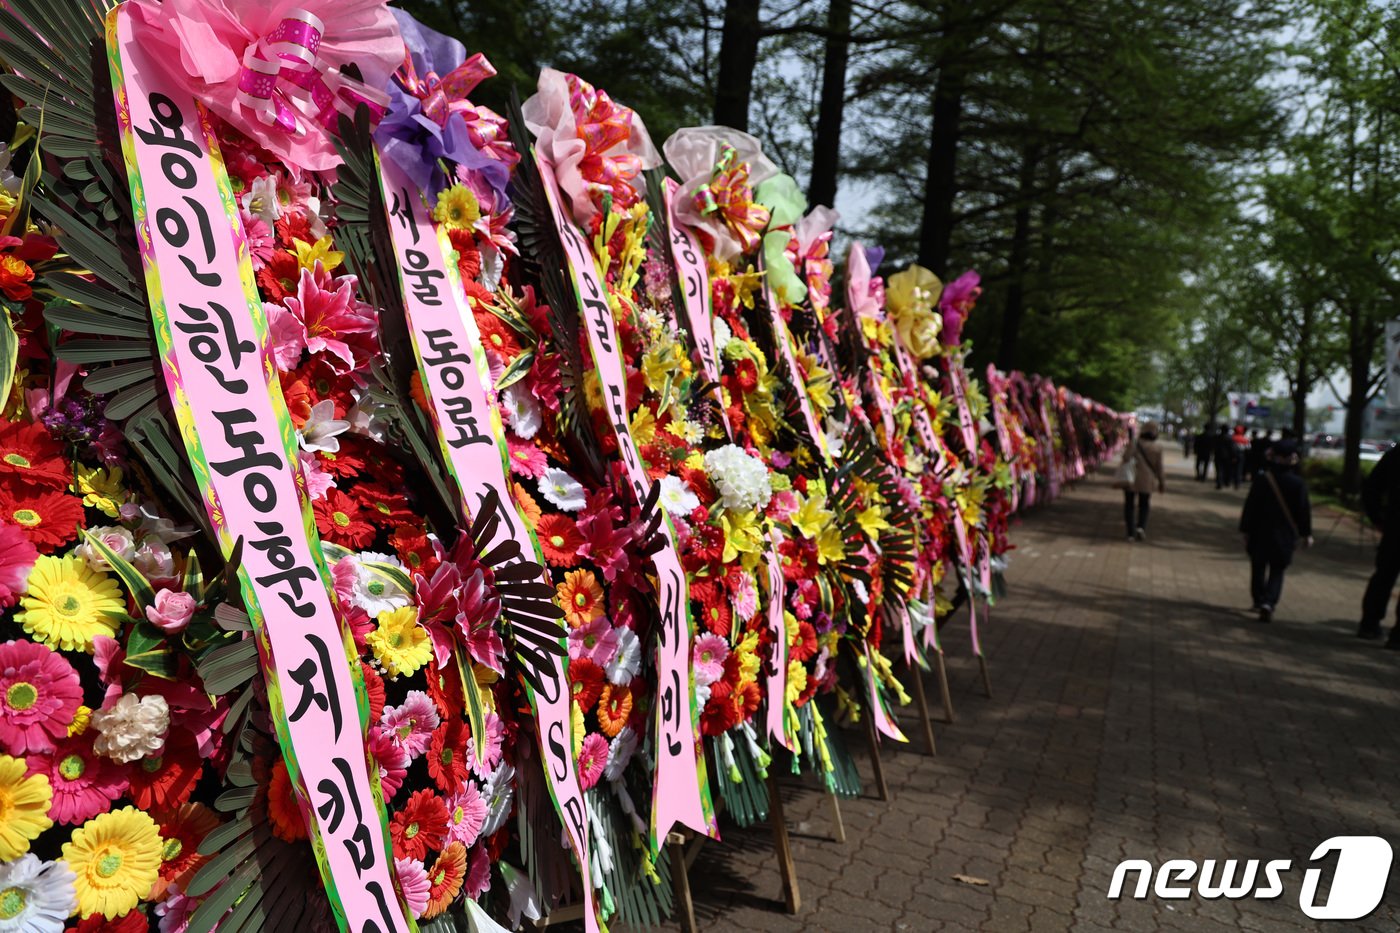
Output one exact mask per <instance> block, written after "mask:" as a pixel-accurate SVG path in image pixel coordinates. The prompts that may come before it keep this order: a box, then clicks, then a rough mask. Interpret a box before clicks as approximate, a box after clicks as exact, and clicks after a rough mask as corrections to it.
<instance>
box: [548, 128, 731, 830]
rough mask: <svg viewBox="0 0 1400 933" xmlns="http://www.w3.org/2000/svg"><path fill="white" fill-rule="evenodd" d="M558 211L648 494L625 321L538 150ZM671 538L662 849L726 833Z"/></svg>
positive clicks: (607, 383)
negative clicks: (626, 362)
mask: <svg viewBox="0 0 1400 933" xmlns="http://www.w3.org/2000/svg"><path fill="white" fill-rule="evenodd" d="M535 164H536V165H538V166H539V171H540V179H541V181H542V182H543V183H544V190H545V196H546V197H547V198H548V200H549V210H550V216H551V217H552V218H553V219H554V224H555V228H556V229H557V231H558V233H559V241H560V243H561V244H562V245H563V247H564V255H565V257H566V258H567V260H568V264H569V272H570V274H571V276H572V277H573V281H574V289H575V290H576V292H577V294H578V300H579V310H580V313H581V314H582V316H583V329H584V331H585V333H587V335H588V346H589V350H590V351H591V353H592V356H593V365H594V369H595V370H596V372H597V374H598V383H599V387H600V389H601V390H602V395H603V405H604V407H605V408H606V409H607V417H608V423H609V424H610V425H611V426H612V431H613V435H614V437H616V439H617V449H618V452H619V453H620V454H621V456H622V462H623V466H624V467H625V468H626V470H627V477H628V480H629V481H630V482H631V485H632V491H633V494H634V495H635V496H636V498H637V501H638V502H644V501H645V500H646V498H647V495H648V494H649V493H650V491H651V485H652V484H651V481H650V479H649V478H648V476H647V475H646V470H645V469H644V468H643V466H642V458H641V454H640V453H638V451H637V445H636V442H635V441H633V439H632V432H631V429H630V427H629V426H628V421H627V378H626V369H625V368H624V367H623V365H622V357H621V355H620V350H619V344H618V339H617V327H616V325H615V324H614V323H613V317H612V309H611V308H610V307H609V306H608V296H607V291H606V290H605V289H604V287H603V283H602V280H601V278H600V277H599V275H598V267H597V264H596V263H595V262H594V260H593V253H592V251H591V250H590V249H589V246H588V243H587V242H586V241H585V240H584V238H583V234H582V233H580V232H579V230H578V228H577V227H575V226H574V224H573V221H572V220H570V219H569V217H568V215H567V214H565V213H564V208H563V205H562V203H561V201H560V199H559V186H558V183H557V182H556V181H555V178H554V168H553V166H551V165H550V163H549V160H548V159H546V158H544V157H543V156H541V155H539V154H538V153H537V154H536V156H535ZM661 531H662V534H663V535H664V536H665V539H666V540H665V544H664V545H663V546H662V547H661V550H659V551H657V552H656V553H655V554H653V555H652V558H651V560H652V565H653V567H654V568H655V570H656V578H657V594H658V596H659V602H660V610H661V624H660V628H659V631H658V637H657V649H656V654H657V660H656V667H657V679H658V685H657V693H658V696H657V704H656V713H657V715H656V759H657V760H656V784H655V793H654V795H653V798H652V810H651V847H652V850H653V851H656V850H657V849H658V848H659V846H660V842H661V840H663V839H665V838H666V835H667V833H669V832H670V831H671V829H672V827H674V826H675V825H676V824H677V823H679V824H681V825H682V826H687V827H689V828H690V829H692V830H694V831H695V832H697V833H702V834H704V835H707V836H711V837H713V838H719V825H718V823H717V822H716V821H715V816H714V808H713V806H712V805H711V802H710V787H709V780H708V777H707V775H706V772H705V770H704V769H703V768H701V767H700V764H699V763H700V754H701V752H700V719H699V710H697V709H696V708H695V687H694V671H693V670H692V666H691V665H692V659H691V634H692V631H693V629H692V627H691V620H690V591H689V587H688V586H687V584H686V580H685V570H684V569H683V568H682V566H681V559H680V556H679V555H678V554H677V553H676V537H675V531H674V530H673V529H672V528H671V521H670V519H669V518H664V517H663V520H662V523H661Z"/></svg>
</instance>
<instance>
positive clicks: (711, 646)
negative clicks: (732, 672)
mask: <svg viewBox="0 0 1400 933" xmlns="http://www.w3.org/2000/svg"><path fill="white" fill-rule="evenodd" d="M693 653H694V657H695V682H696V683H697V684H699V685H701V686H708V685H710V684H712V683H714V682H715V681H717V680H719V679H720V678H721V677H722V676H724V661H725V659H726V658H727V657H729V642H727V641H725V640H724V639H723V638H721V637H720V636H718V635H715V634H705V635H701V636H700V637H699V638H697V639H695V648H694V649H693Z"/></svg>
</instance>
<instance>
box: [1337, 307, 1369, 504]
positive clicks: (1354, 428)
mask: <svg viewBox="0 0 1400 933" xmlns="http://www.w3.org/2000/svg"><path fill="white" fill-rule="evenodd" d="M1348 311H1349V313H1348V327H1347V336H1348V338H1349V339H1348V341H1347V343H1348V354H1349V356H1350V360H1349V366H1348V370H1349V374H1350V376H1351V385H1350V386H1349V387H1348V388H1347V400H1346V407H1347V414H1346V433H1345V437H1346V446H1345V457H1344V459H1343V460H1342V495H1343V496H1344V497H1345V498H1346V499H1348V500H1352V499H1354V498H1355V497H1356V494H1357V493H1358V492H1360V490H1361V429H1362V427H1363V426H1364V419H1365V415H1366V403H1367V402H1368V401H1370V395H1371V391H1370V382H1371V361H1372V360H1373V359H1374V358H1375V355H1376V337H1375V333H1374V331H1371V330H1370V329H1368V328H1366V327H1365V326H1364V324H1363V322H1362V320H1361V311H1360V310H1359V309H1356V308H1351V309H1348Z"/></svg>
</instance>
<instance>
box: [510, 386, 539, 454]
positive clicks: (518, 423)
mask: <svg viewBox="0 0 1400 933" xmlns="http://www.w3.org/2000/svg"><path fill="white" fill-rule="evenodd" d="M501 407H502V408H504V409H505V412H506V419H507V420H508V421H510V427H511V430H513V431H514V432H515V433H516V434H518V435H520V437H521V438H522V439H524V440H527V441H528V440H529V439H530V438H532V437H534V436H535V435H536V434H537V433H539V430H540V426H541V425H542V424H543V423H544V419H543V417H542V416H541V414H540V403H539V402H537V401H535V397H534V396H533V395H531V394H530V393H529V392H528V391H526V390H525V389H524V388H522V387H521V385H520V383H518V382H517V383H516V384H515V385H513V386H510V387H509V388H507V389H505V390H504V391H503V392H501Z"/></svg>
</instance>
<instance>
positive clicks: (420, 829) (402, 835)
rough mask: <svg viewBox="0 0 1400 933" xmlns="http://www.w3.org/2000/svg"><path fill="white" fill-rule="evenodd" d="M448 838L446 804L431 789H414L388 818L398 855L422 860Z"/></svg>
mask: <svg viewBox="0 0 1400 933" xmlns="http://www.w3.org/2000/svg"><path fill="white" fill-rule="evenodd" d="M446 838H447V805H446V804H445V803H443V801H442V798H441V797H438V796H437V795H436V794H434V793H433V792H432V791H431V790H420V791H415V792H414V793H413V794H412V795H411V796H410V797H409V798H408V800H407V801H406V802H405V803H404V805H403V809H401V810H399V811H398V812H397V813H395V814H394V816H393V818H392V819H390V820H389V839H390V841H391V842H393V844H394V855H395V856H397V857H398V858H411V859H418V860H420V861H421V860H423V859H426V858H427V857H428V852H429V850H432V851H434V852H436V851H437V850H439V849H441V848H442V846H443V842H444V840H445V839H446Z"/></svg>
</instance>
